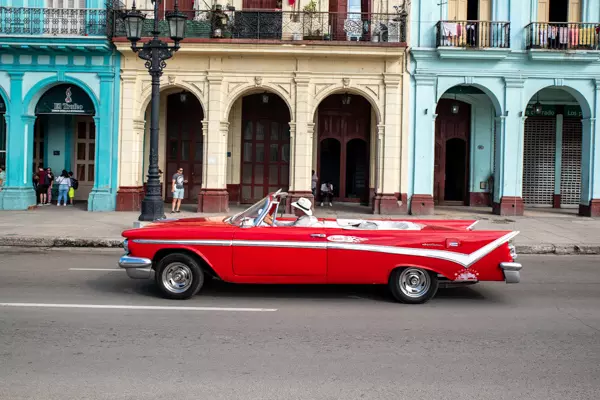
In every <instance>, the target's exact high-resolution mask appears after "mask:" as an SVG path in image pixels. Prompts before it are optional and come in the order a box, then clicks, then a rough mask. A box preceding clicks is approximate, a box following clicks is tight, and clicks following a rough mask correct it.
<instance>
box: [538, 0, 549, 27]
mask: <svg viewBox="0 0 600 400" xmlns="http://www.w3.org/2000/svg"><path fill="white" fill-rule="evenodd" d="M537 19H538V20H537V22H548V20H549V19H550V0H538V15H537Z"/></svg>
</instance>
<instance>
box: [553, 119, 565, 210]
mask: <svg viewBox="0 0 600 400" xmlns="http://www.w3.org/2000/svg"><path fill="white" fill-rule="evenodd" d="M563 119H564V118H563V115H562V114H557V115H556V143H555V149H554V195H553V196H552V208H560V200H561V199H560V181H561V175H562V143H563Z"/></svg>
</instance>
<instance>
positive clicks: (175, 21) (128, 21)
mask: <svg viewBox="0 0 600 400" xmlns="http://www.w3.org/2000/svg"><path fill="white" fill-rule="evenodd" d="M151 1H152V3H154V29H153V30H152V32H151V33H152V39H150V40H149V41H148V42H146V43H144V45H143V46H142V47H138V46H137V42H138V41H140V40H141V38H142V28H143V25H144V20H145V19H146V15H144V14H142V13H141V12H140V11H139V10H137V9H136V8H135V0H134V2H133V6H132V8H131V11H128V12H127V13H125V15H123V20H124V22H125V29H126V32H127V39H128V40H129V41H130V42H131V49H132V50H133V51H134V52H135V53H137V54H138V56H139V57H140V58H141V59H143V60H146V68H147V69H148V72H149V73H150V76H151V77H152V101H151V104H152V106H151V119H150V156H149V166H148V183H147V185H146V194H145V195H144V200H142V212H141V214H140V217H139V220H140V221H155V220H157V219H163V218H165V213H164V204H163V200H162V196H161V194H160V179H159V171H158V119H159V112H160V111H159V105H160V77H161V76H162V73H163V69H164V68H165V67H166V66H167V64H166V62H165V60H168V59H169V58H171V57H173V54H174V53H175V52H176V51H177V50H179V42H180V41H182V40H183V38H184V37H185V22H186V19H187V16H186V15H185V14H184V13H182V12H180V11H179V6H178V1H177V0H175V10H174V11H168V12H167V13H166V14H165V19H166V20H167V22H168V24H169V36H170V38H171V39H172V40H173V42H174V44H173V46H169V44H168V43H165V42H163V41H162V40H160V39H159V35H160V30H159V26H158V10H159V5H160V3H161V0H151Z"/></svg>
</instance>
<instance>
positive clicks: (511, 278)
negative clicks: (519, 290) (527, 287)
mask: <svg viewBox="0 0 600 400" xmlns="http://www.w3.org/2000/svg"><path fill="white" fill-rule="evenodd" d="M500 268H502V271H504V280H505V281H506V283H519V282H521V269H522V268H523V266H522V265H521V264H519V263H516V262H503V263H500Z"/></svg>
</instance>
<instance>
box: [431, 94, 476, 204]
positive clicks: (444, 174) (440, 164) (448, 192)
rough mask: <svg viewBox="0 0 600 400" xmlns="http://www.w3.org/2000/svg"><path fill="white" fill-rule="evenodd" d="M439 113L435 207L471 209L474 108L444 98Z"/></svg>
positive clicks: (436, 135)
mask: <svg viewBox="0 0 600 400" xmlns="http://www.w3.org/2000/svg"><path fill="white" fill-rule="evenodd" d="M436 113H437V115H438V116H437V118H436V123H435V159H434V186H433V200H434V204H455V205H468V204H469V203H470V202H469V190H468V183H469V142H470V140H469V139H470V136H471V106H470V105H469V104H467V103H465V102H462V101H458V100H451V99H447V98H443V99H440V101H439V102H438V105H437V109H436Z"/></svg>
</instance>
